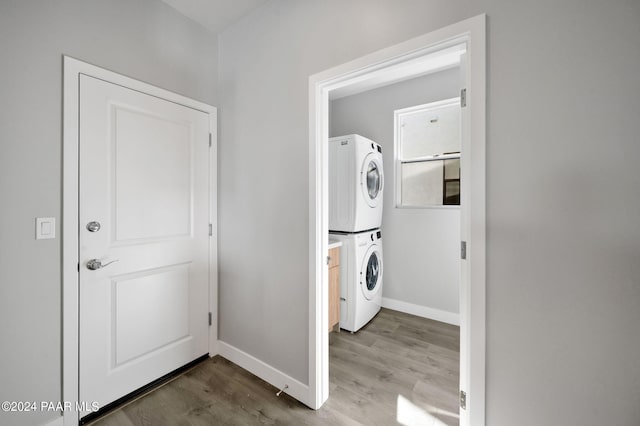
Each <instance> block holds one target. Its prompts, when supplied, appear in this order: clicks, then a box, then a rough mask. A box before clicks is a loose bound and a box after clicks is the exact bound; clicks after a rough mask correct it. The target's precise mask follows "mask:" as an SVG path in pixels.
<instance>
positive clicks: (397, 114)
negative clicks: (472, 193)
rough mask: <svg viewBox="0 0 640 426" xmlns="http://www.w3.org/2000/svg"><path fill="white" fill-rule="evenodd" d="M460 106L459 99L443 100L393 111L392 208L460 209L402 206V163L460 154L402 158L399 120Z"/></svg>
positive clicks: (451, 157)
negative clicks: (393, 181) (393, 183)
mask: <svg viewBox="0 0 640 426" xmlns="http://www.w3.org/2000/svg"><path fill="white" fill-rule="evenodd" d="M456 104H457V105H460V97H459V96H458V97H455V98H450V99H443V100H441V101H435V102H429V103H427V104H421V105H415V106H411V107H408V108H402V109H397V110H395V111H393V176H394V180H395V185H394V194H393V198H394V206H395V208H397V209H460V205H439V204H431V205H425V206H408V205H403V204H402V163H417V162H422V161H437V160H450V159H455V158H460V153H459V152H458V153H457V154H447V155H429V156H424V157H414V158H411V159H410V160H407V159H406V158H403V156H402V128H401V126H400V120H401V118H402V117H406V116H408V115H412V114H418V113H422V112H426V111H431V110H437V109H440V108H443V107H448V106H451V105H456Z"/></svg>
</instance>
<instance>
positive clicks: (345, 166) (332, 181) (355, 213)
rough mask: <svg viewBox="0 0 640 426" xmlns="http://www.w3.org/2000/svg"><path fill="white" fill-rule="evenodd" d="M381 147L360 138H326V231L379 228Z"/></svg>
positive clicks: (380, 218) (381, 187)
mask: <svg viewBox="0 0 640 426" xmlns="http://www.w3.org/2000/svg"><path fill="white" fill-rule="evenodd" d="M383 188H384V174H383V171H382V147H381V146H380V145H379V144H377V143H375V142H374V141H372V140H370V139H367V138H365V137H363V136H360V135H348V136H339V137H335V138H331V139H329V230H330V231H339V232H360V231H366V230H370V229H377V228H380V226H381V225H382V194H383Z"/></svg>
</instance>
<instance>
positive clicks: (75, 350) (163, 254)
mask: <svg viewBox="0 0 640 426" xmlns="http://www.w3.org/2000/svg"><path fill="white" fill-rule="evenodd" d="M64 78H65V81H64V106H63V110H64V123H63V124H64V134H63V149H64V153H63V159H64V165H63V173H64V175H63V189H64V195H63V279H62V282H63V378H62V379H63V380H62V382H63V389H62V396H63V398H62V400H63V401H66V403H68V404H70V406H68V407H67V405H65V410H64V412H63V419H64V424H65V425H72V424H73V425H76V424H78V421H79V420H81V419H82V418H84V419H85V420H86V419H88V418H89V417H90V416H91V415H92V414H94V412H95V411H96V410H100V409H102V408H105V407H109V406H110V405H112V404H113V403H116V402H117V401H118V400H120V398H123V397H126V396H127V395H128V394H130V393H132V392H136V391H137V390H139V389H141V388H144V387H145V386H146V385H147V384H149V383H151V382H154V381H156V380H157V379H159V378H161V377H163V376H166V375H168V374H171V372H172V371H174V370H177V369H179V368H181V367H183V366H184V365H186V364H189V363H191V362H194V361H195V360H198V359H201V358H202V357H204V356H206V355H208V354H216V352H217V351H216V344H217V321H216V319H217V309H216V307H217V278H216V277H217V252H216V250H217V244H216V236H215V235H214V232H213V230H214V229H216V228H217V226H216V197H217V191H216V187H217V182H216V175H217V172H216V162H217V160H216V159H217V152H216V151H217V146H216V143H215V135H216V109H215V108H214V107H212V106H209V105H206V104H202V103H200V102H197V101H194V100H191V99H188V98H185V97H183V96H180V95H176V94H174V93H171V92H168V91H166V90H163V89H159V88H157V87H154V86H151V85H148V84H146V83H142V82H140V81H137V80H134V79H131V78H128V77H125V76H122V75H120V74H116V73H113V72H111V71H107V70H104V69H102V68H99V67H96V66H93V65H89V64H86V63H84V62H81V61H78V60H75V59H73V58H69V57H65V58H64ZM66 403H65V404H66ZM105 409H108V408H105Z"/></svg>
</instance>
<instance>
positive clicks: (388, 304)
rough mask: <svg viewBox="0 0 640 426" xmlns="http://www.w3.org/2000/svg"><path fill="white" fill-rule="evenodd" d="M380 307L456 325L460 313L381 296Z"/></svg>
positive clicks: (458, 322) (458, 321)
mask: <svg viewBox="0 0 640 426" xmlns="http://www.w3.org/2000/svg"><path fill="white" fill-rule="evenodd" d="M382 307H383V308H389V309H393V310H394V311H400V312H404V313H406V314H411V315H416V316H419V317H422V318H428V319H432V320H435V321H441V322H446V323H447V324H453V325H458V326H459V325H460V314H456V313H453V312H447V311H441V310H440V309H434V308H428V307H426V306H421V305H414V304H413V303H408V302H403V301H401V300H395V299H389V298H386V297H383V298H382Z"/></svg>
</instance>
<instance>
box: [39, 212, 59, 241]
mask: <svg viewBox="0 0 640 426" xmlns="http://www.w3.org/2000/svg"><path fill="white" fill-rule="evenodd" d="M55 237H56V218H55V217H37V218H36V240H49V239H52V238H55Z"/></svg>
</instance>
